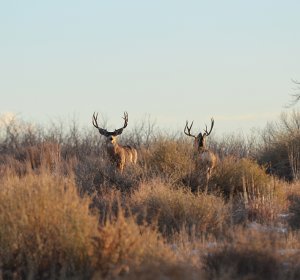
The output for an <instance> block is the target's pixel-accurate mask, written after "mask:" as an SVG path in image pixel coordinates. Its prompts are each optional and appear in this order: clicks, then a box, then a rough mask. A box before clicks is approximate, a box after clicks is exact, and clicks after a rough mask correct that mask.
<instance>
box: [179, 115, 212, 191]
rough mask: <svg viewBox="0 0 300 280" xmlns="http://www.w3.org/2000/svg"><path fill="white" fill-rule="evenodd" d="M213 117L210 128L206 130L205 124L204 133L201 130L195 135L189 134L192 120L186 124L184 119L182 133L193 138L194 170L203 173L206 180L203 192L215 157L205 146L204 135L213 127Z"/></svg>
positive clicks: (206, 188) (206, 187) (206, 186)
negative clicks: (189, 123)
mask: <svg viewBox="0 0 300 280" xmlns="http://www.w3.org/2000/svg"><path fill="white" fill-rule="evenodd" d="M214 123H215V122H214V119H213V118H211V126H210V130H209V131H207V125H205V129H204V133H203V134H202V133H201V132H200V133H199V134H198V135H197V136H195V135H192V134H191V128H192V126H193V121H192V123H191V125H190V126H189V125H188V121H186V124H185V128H184V133H185V135H187V136H191V137H193V138H194V150H195V156H196V170H197V171H200V173H201V174H203V173H204V174H205V176H206V182H205V193H207V190H208V181H209V179H210V177H211V174H212V171H213V169H214V168H215V166H216V163H217V157H216V155H215V154H214V153H213V152H212V151H211V150H209V149H208V148H207V147H206V137H207V136H208V135H210V133H211V131H212V129H213V127H214ZM197 191H198V192H199V184H198V186H197Z"/></svg>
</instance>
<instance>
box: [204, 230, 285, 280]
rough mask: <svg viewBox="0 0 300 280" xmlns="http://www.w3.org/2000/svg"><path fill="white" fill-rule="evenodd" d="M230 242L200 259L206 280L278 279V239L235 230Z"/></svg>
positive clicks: (258, 233)
mask: <svg viewBox="0 0 300 280" xmlns="http://www.w3.org/2000/svg"><path fill="white" fill-rule="evenodd" d="M231 238H232V241H231V242H229V241H230V240H227V241H225V242H224V243H223V244H219V246H217V247H214V248H212V249H210V250H209V253H208V254H206V255H204V256H203V259H202V261H203V264H204V269H205V270H206V272H207V276H208V278H209V279H245V280H246V279H264V280H265V279H282V278H281V277H282V275H280V273H279V272H280V271H282V257H281V256H280V254H279V253H278V251H277V249H278V247H279V244H277V240H278V239H279V237H278V236H275V235H273V234H271V233H266V232H264V233H260V232H256V231H250V230H248V231H247V232H245V231H244V230H242V231H240V230H236V231H235V232H233V234H232V236H231ZM278 243H280V241H278ZM285 245H286V244H285ZM280 246H281V245H280Z"/></svg>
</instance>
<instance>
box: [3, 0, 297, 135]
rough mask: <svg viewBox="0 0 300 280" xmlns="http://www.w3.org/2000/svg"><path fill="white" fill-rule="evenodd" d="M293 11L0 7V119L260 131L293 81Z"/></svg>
mask: <svg viewBox="0 0 300 280" xmlns="http://www.w3.org/2000/svg"><path fill="white" fill-rule="evenodd" d="M299 11H300V1H299V0H294V1H292V0H285V1H283V0H282V1H278V0H273V1H267V0H260V1H258V0H252V1H242V0H240V1H237V0H236V1H232V0H227V1H225V0H224V1H201V0H198V1H188V0H187V1H174V0H173V1H164V0H161V1H155V0H154V1H141V0H140V1H137V0H136V1H132V0H129V1H127V0H123V1H99V0H98V1H74V0H73V1H54V0H52V1H29V0H28V1H14V0H10V1H2V2H1V3H0V35H1V36H0V50H1V51H0V97H1V102H0V114H4V113H7V112H12V113H17V114H19V115H20V116H21V117H22V118H23V119H26V120H33V121H36V120H40V121H41V122H47V121H49V120H51V121H55V119H58V118H66V119H69V118H72V117H73V116H76V118H77V119H78V120H79V121H80V123H81V124H82V125H84V126H87V127H89V126H91V116H92V114H93V112H94V111H99V112H100V113H102V114H103V115H104V116H106V117H107V119H108V121H109V125H110V127H109V128H115V126H119V125H120V121H122V120H121V116H122V115H123V111H124V110H127V111H128V113H129V125H130V124H131V125H133V124H134V123H137V122H139V121H140V120H141V119H143V118H144V117H145V116H146V115H150V117H151V118H152V119H153V120H155V122H156V123H157V125H158V126H160V127H170V129H173V130H177V129H178V130H182V127H183V126H184V124H185V120H186V119H189V120H194V121H195V124H194V126H195V129H196V128H198V127H199V128H201V127H203V125H204V123H209V121H210V117H211V116H213V117H214V118H215V130H216V133H223V132H225V131H227V130H229V131H239V132H240V131H243V132H248V131H249V129H250V128H251V127H257V128H259V127H264V126H265V125H266V123H267V121H270V120H276V119H277V118H278V116H279V114H280V113H281V112H282V111H283V110H285V109H284V105H285V104H287V103H288V101H289V100H290V94H293V93H295V92H294V91H293V88H294V85H293V83H292V82H291V79H295V80H300V16H299V15H300V14H299Z"/></svg>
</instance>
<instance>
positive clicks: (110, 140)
mask: <svg viewBox="0 0 300 280" xmlns="http://www.w3.org/2000/svg"><path fill="white" fill-rule="evenodd" d="M97 117H98V115H95V113H94V115H93V125H94V126H95V127H96V128H97V129H98V131H99V133H100V134H101V135H103V136H105V137H106V142H105V144H106V151H107V154H108V156H109V158H110V161H111V163H113V164H115V165H116V167H117V169H118V170H119V171H120V172H121V173H122V172H123V170H124V167H125V166H126V165H127V164H130V163H132V164H136V162H137V151H136V149H135V148H133V147H131V146H128V145H127V146H123V145H120V144H118V142H117V136H118V135H120V134H121V133H122V132H123V129H124V128H125V127H126V126H127V123H128V114H127V113H126V112H125V113H124V117H123V119H124V121H125V122H124V126H123V127H122V128H119V129H116V130H115V131H113V132H109V131H107V130H106V129H103V128H100V127H99V126H98V123H97Z"/></svg>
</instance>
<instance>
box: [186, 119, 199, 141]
mask: <svg viewBox="0 0 300 280" xmlns="http://www.w3.org/2000/svg"><path fill="white" fill-rule="evenodd" d="M193 123H194V121H192V123H191V125H190V126H189V122H188V121H186V123H185V127H184V131H183V132H184V134H185V135H187V136H192V137H194V138H196V136H195V135H192V134H191V129H192V126H193ZM186 131H187V132H186Z"/></svg>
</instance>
